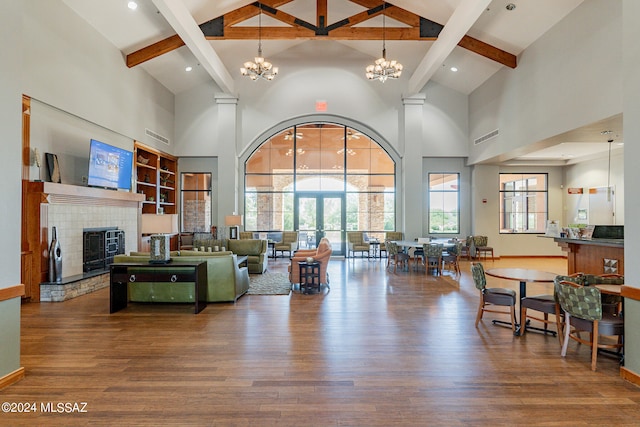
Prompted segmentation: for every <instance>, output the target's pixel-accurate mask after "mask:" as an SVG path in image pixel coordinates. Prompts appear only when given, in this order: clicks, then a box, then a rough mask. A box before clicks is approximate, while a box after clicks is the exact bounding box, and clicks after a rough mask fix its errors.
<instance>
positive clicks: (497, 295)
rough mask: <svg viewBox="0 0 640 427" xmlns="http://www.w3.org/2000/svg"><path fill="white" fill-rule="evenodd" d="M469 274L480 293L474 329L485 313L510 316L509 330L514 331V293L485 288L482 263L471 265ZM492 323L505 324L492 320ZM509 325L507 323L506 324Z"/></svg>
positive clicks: (485, 278)
mask: <svg viewBox="0 0 640 427" xmlns="http://www.w3.org/2000/svg"><path fill="white" fill-rule="evenodd" d="M471 274H472V276H473V281H474V282H475V284H476V288H478V290H479V291H480V305H479V306H478V314H477V316H476V328H477V327H478V323H479V322H480V319H482V316H483V315H484V313H485V312H487V313H500V314H510V315H511V329H512V330H513V332H514V333H515V331H516V291H514V290H513V289H506V288H487V276H486V275H485V274H484V267H483V266H482V263H479V262H473V263H471ZM494 306H502V307H509V311H505V310H497V309H495V308H493V307H494ZM493 323H507V322H502V321H499V320H494V321H493ZM507 324H509V323H507Z"/></svg>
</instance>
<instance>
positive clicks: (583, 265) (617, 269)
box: [553, 237, 624, 274]
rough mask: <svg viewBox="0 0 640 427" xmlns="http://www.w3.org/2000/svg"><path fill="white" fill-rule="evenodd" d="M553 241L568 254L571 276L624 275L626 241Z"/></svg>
mask: <svg viewBox="0 0 640 427" xmlns="http://www.w3.org/2000/svg"><path fill="white" fill-rule="evenodd" d="M553 240H554V241H555V242H556V243H557V244H558V246H560V247H561V248H562V251H563V252H566V253H567V261H568V266H567V267H568V268H567V270H568V273H569V274H573V273H586V274H613V273H617V274H624V239H595V238H594V239H590V240H587V239H567V238H561V237H554V238H553Z"/></svg>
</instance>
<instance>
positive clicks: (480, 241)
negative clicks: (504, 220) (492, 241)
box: [473, 236, 493, 261]
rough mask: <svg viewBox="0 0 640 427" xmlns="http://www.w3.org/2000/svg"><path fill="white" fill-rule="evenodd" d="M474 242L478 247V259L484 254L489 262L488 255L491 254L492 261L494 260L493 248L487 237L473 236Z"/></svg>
mask: <svg viewBox="0 0 640 427" xmlns="http://www.w3.org/2000/svg"><path fill="white" fill-rule="evenodd" d="M473 242H474V244H475V247H476V254H475V256H476V258H478V259H480V257H481V256H482V255H483V254H484V259H485V261H486V260H487V254H488V253H489V252H491V259H493V248H492V247H491V246H489V238H488V237H487V236H473Z"/></svg>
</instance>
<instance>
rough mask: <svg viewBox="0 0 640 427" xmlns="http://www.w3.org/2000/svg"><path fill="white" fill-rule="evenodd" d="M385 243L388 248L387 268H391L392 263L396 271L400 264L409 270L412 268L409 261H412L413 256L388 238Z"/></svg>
mask: <svg viewBox="0 0 640 427" xmlns="http://www.w3.org/2000/svg"><path fill="white" fill-rule="evenodd" d="M385 245H386V248H387V270H389V268H390V267H391V265H393V272H394V273H395V272H396V270H397V267H398V265H400V266H405V267H406V268H407V270H410V268H409V262H410V261H411V257H410V256H409V255H408V254H407V253H406V252H402V251H401V250H400V247H399V246H398V244H397V243H395V242H392V241H391V240H387V241H386V242H385Z"/></svg>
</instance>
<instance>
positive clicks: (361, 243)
mask: <svg viewBox="0 0 640 427" xmlns="http://www.w3.org/2000/svg"><path fill="white" fill-rule="evenodd" d="M347 244H348V249H347V257H349V254H351V255H352V256H354V257H355V255H356V252H361V253H362V256H363V257H364V254H365V253H366V254H367V258H369V249H371V245H370V244H369V242H365V240H364V232H362V231H349V232H348V233H347Z"/></svg>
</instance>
